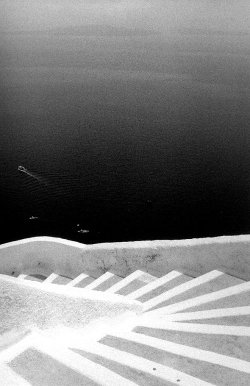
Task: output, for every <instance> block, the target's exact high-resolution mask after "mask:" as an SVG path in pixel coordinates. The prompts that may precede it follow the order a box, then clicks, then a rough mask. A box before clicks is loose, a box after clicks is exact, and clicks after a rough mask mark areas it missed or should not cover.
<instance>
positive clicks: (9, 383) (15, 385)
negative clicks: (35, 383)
mask: <svg viewBox="0 0 250 386" xmlns="http://www.w3.org/2000/svg"><path fill="white" fill-rule="evenodd" d="M0 377H1V386H32V385H31V383H29V382H27V381H26V380H25V379H24V378H22V377H20V375H18V374H16V373H15V371H13V370H12V369H11V368H10V367H9V366H8V365H3V364H0Z"/></svg>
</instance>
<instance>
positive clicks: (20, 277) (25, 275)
mask: <svg viewBox="0 0 250 386" xmlns="http://www.w3.org/2000/svg"><path fill="white" fill-rule="evenodd" d="M27 276H28V275H27V274H26V273H20V275H18V276H17V278H18V279H21V280H23V279H25V278H26V277H27Z"/></svg>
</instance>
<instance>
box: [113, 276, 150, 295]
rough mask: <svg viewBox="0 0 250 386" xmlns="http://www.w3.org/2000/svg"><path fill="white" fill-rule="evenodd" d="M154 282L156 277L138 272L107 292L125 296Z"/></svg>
mask: <svg viewBox="0 0 250 386" xmlns="http://www.w3.org/2000/svg"><path fill="white" fill-rule="evenodd" d="M154 280H156V277H155V276H152V275H150V274H148V273H146V272H143V271H140V270H138V271H135V272H133V273H132V274H131V275H128V276H127V277H126V278H125V279H123V280H121V281H119V282H118V283H116V284H115V285H113V286H112V287H110V288H108V289H107V290H106V292H110V293H117V294H120V295H124V296H125V295H127V294H129V293H130V292H132V291H135V290H137V289H138V288H140V287H142V286H144V285H146V284H148V283H150V282H152V281H154Z"/></svg>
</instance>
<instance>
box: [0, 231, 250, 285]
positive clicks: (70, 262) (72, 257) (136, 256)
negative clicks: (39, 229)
mask: <svg viewBox="0 0 250 386" xmlns="http://www.w3.org/2000/svg"><path fill="white" fill-rule="evenodd" d="M135 269H142V270H145V271H148V272H150V273H151V274H154V275H156V276H162V275H163V274H165V273H167V272H170V271H171V270H173V269H176V270H179V271H181V272H183V273H185V274H189V275H191V276H198V275H200V274H202V273H205V272H208V271H210V270H213V269H219V270H222V271H223V272H225V273H228V274H232V275H234V276H237V277H240V278H243V279H245V280H250V235H242V236H223V237H216V238H205V239H192V240H178V241H176V240H175V241H168V240H163V241H143V242H142V241H139V242H129V243H105V244H94V245H84V244H80V243H76V242H72V241H68V240H63V239H58V238H52V237H35V238H30V239H25V240H21V241H16V242H12V243H8V244H3V245H1V246H0V272H1V273H5V274H13V275H15V276H16V275H17V274H19V273H21V272H22V273H23V272H24V273H25V272H26V273H41V274H49V273H51V272H56V273H58V274H62V275H65V276H68V277H72V278H74V277H75V276H77V275H78V274H80V273H81V272H85V273H89V274H90V275H92V276H93V277H98V276H99V275H101V274H102V273H104V272H106V271H111V272H113V273H116V274H117V275H120V276H123V277H124V276H126V275H127V274H129V273H130V272H133V271H134V270H135Z"/></svg>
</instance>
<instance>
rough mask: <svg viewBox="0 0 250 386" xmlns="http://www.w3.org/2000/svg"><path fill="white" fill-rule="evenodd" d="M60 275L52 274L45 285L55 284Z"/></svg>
mask: <svg viewBox="0 0 250 386" xmlns="http://www.w3.org/2000/svg"><path fill="white" fill-rule="evenodd" d="M58 276H59V275H57V274H56V273H51V274H50V275H49V276H48V277H47V278H46V279H45V280H44V281H43V283H53V282H54V280H55V279H57V278H58Z"/></svg>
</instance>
